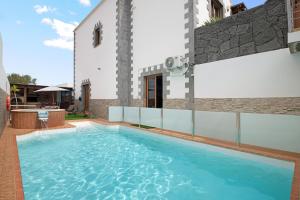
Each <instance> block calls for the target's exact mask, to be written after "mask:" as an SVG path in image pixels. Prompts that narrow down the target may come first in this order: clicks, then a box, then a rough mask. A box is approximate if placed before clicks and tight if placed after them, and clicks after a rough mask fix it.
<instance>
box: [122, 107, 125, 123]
mask: <svg viewBox="0 0 300 200" xmlns="http://www.w3.org/2000/svg"><path fill="white" fill-rule="evenodd" d="M124 113H125V111H124V106H122V122H124V120H125V119H124V115H125V114H124Z"/></svg>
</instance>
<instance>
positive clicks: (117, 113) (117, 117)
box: [108, 106, 123, 122]
mask: <svg viewBox="0 0 300 200" xmlns="http://www.w3.org/2000/svg"><path fill="white" fill-rule="evenodd" d="M108 113H109V114H108V120H109V121H110V122H121V121H123V107H121V106H110V107H109V108H108Z"/></svg>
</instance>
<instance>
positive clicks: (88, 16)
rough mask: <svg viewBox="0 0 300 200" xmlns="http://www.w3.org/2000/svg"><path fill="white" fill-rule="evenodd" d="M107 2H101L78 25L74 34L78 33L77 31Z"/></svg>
mask: <svg viewBox="0 0 300 200" xmlns="http://www.w3.org/2000/svg"><path fill="white" fill-rule="evenodd" d="M105 1H107V0H101V1H100V2H99V3H98V4H97V5H96V7H95V8H93V9H92V10H91V11H90V12H89V14H88V15H87V16H86V17H85V18H84V19H83V20H82V21H81V22H80V23H79V24H78V26H77V27H76V28H75V29H74V30H73V32H75V31H77V29H78V28H79V27H80V26H81V25H82V24H83V23H84V22H85V21H86V20H87V19H88V18H90V16H91V15H92V14H93V13H94V12H95V11H96V10H97V9H98V8H99V7H100V6H101V5H102V4H103V2H105Z"/></svg>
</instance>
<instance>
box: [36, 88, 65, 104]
mask: <svg viewBox="0 0 300 200" xmlns="http://www.w3.org/2000/svg"><path fill="white" fill-rule="evenodd" d="M63 91H68V90H66V89H63V88H60V87H55V86H49V87H45V88H42V89H39V90H36V91H34V92H44V93H47V92H51V93H52V104H54V93H55V92H63Z"/></svg>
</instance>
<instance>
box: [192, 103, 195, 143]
mask: <svg viewBox="0 0 300 200" xmlns="http://www.w3.org/2000/svg"><path fill="white" fill-rule="evenodd" d="M192 129H193V130H192V134H193V137H194V136H195V109H194V108H193V110H192Z"/></svg>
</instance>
